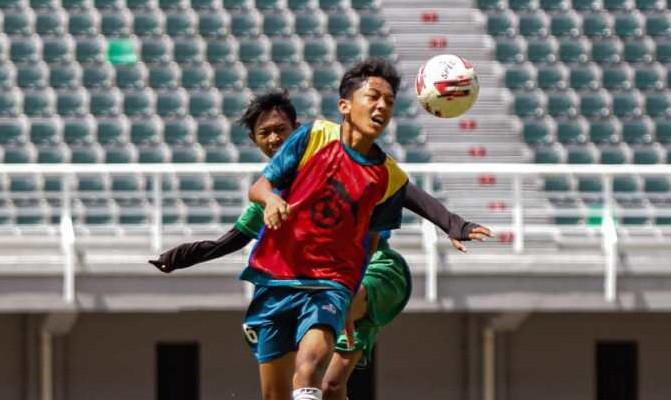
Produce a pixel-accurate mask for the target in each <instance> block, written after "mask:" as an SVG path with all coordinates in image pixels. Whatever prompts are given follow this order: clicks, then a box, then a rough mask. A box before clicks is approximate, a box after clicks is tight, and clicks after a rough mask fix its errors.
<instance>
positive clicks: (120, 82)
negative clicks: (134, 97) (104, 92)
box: [115, 62, 149, 89]
mask: <svg viewBox="0 0 671 400" xmlns="http://www.w3.org/2000/svg"><path fill="white" fill-rule="evenodd" d="M115 69H116V73H115V76H116V85H117V86H118V87H119V88H121V89H141V88H143V87H145V86H146V85H147V76H148V75H149V72H148V71H147V67H146V66H145V65H144V63H141V62H138V63H135V64H120V65H117V66H116V67H115Z"/></svg>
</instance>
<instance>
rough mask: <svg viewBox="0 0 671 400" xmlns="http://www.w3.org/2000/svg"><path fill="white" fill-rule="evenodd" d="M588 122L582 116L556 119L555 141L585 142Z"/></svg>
mask: <svg viewBox="0 0 671 400" xmlns="http://www.w3.org/2000/svg"><path fill="white" fill-rule="evenodd" d="M588 129H589V124H588V123H587V120H585V118H584V117H582V116H576V117H574V118H565V119H559V120H557V141H558V142H560V143H563V144H583V143H585V142H587V132H588Z"/></svg>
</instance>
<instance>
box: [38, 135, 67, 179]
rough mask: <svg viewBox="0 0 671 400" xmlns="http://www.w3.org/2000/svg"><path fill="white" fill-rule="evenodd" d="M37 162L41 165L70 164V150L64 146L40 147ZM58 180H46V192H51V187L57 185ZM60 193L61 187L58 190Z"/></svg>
mask: <svg viewBox="0 0 671 400" xmlns="http://www.w3.org/2000/svg"><path fill="white" fill-rule="evenodd" d="M37 162H38V163H40V164H63V163H66V162H70V149H69V148H68V146H66V145H64V144H62V143H61V144H50V145H45V146H40V147H38V148H37ZM56 179H59V178H54V177H51V178H47V179H45V188H44V189H45V190H49V188H50V187H51V185H53V184H55V183H56V182H60V181H56V182H54V181H55V180H56ZM54 191H60V186H59V188H58V189H57V190H54Z"/></svg>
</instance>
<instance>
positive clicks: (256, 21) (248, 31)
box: [231, 10, 262, 37]
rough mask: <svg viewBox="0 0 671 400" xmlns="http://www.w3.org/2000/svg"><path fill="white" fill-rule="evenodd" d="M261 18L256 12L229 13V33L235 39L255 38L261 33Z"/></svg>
mask: <svg viewBox="0 0 671 400" xmlns="http://www.w3.org/2000/svg"><path fill="white" fill-rule="evenodd" d="M261 28H262V17H261V14H260V13H259V12H258V11H256V10H248V11H245V12H234V13H231V32H232V33H233V35H235V36H236V37H241V36H256V35H258V34H260V33H261Z"/></svg>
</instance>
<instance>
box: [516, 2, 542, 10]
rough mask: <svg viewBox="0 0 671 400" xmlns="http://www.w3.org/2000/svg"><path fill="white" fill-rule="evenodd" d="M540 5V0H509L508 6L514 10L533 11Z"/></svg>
mask: <svg viewBox="0 0 671 400" xmlns="http://www.w3.org/2000/svg"><path fill="white" fill-rule="evenodd" d="M539 6H540V4H539V1H538V0H508V7H510V9H511V10H514V11H533V10H536V9H538V7H539Z"/></svg>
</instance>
